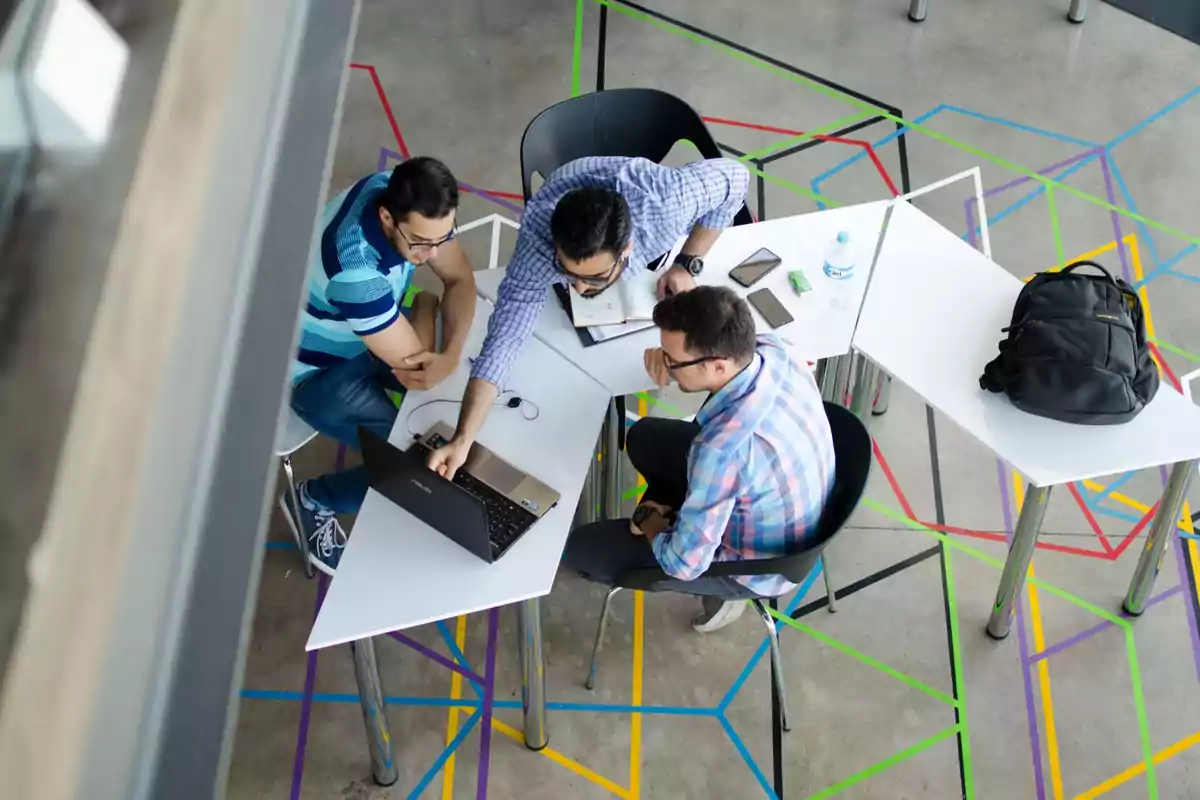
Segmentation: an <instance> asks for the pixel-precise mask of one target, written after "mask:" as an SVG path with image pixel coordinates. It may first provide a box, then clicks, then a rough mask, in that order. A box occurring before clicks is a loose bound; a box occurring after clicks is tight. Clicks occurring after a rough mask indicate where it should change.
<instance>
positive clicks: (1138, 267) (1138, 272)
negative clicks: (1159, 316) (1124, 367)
mask: <svg viewBox="0 0 1200 800" xmlns="http://www.w3.org/2000/svg"><path fill="white" fill-rule="evenodd" d="M1129 256H1130V260H1132V261H1133V278H1134V280H1138V281H1140V280H1141V279H1142V256H1141V254H1140V253H1139V252H1138V243H1137V237H1136V236H1135V237H1133V240H1132V241H1131V242H1130V243H1129ZM1137 294H1138V297H1140V298H1141V299H1142V313H1143V314H1145V315H1146V335H1147V336H1149V337H1150V338H1151V339H1153V338H1155V336H1154V317H1153V316H1152V315H1151V314H1150V298H1149V297H1147V296H1146V285H1145V284H1142V286H1141V288H1139V289H1138V290H1137Z"/></svg>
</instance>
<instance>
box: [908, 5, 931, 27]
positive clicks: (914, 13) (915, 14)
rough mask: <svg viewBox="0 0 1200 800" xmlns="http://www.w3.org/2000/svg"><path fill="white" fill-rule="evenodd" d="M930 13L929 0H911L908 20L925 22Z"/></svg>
mask: <svg viewBox="0 0 1200 800" xmlns="http://www.w3.org/2000/svg"><path fill="white" fill-rule="evenodd" d="M928 13H929V0H911V2H910V3H909V4H908V18H909V19H910V20H912V21H913V22H924V21H925V15H926V14H928Z"/></svg>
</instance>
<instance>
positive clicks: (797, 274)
mask: <svg viewBox="0 0 1200 800" xmlns="http://www.w3.org/2000/svg"><path fill="white" fill-rule="evenodd" d="M788 282H789V283H791V284H792V291H793V292H795V293H796V294H804V293H805V292H809V291H812V284H811V283H809V282H808V277H807V276H806V275H805V274H804V270H802V269H794V270H791V271H790V272H788Z"/></svg>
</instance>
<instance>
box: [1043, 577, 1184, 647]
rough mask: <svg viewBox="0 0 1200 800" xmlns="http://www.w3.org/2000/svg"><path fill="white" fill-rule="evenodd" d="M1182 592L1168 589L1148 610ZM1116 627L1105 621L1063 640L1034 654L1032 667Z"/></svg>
mask: <svg viewBox="0 0 1200 800" xmlns="http://www.w3.org/2000/svg"><path fill="white" fill-rule="evenodd" d="M1182 591H1183V586H1175V587H1173V588H1171V589H1167V590H1166V591H1165V592H1163V593H1162V594H1158V595H1155V596H1154V597H1152V598H1150V600H1149V601H1147V602H1146V608H1150V607H1151V606H1156V605H1158V604H1159V603H1161V602H1162V601H1164V600H1169V599H1171V598H1172V597H1174V596H1175V595H1177V594H1179V593H1180V592H1182ZM1114 627H1116V625H1115V624H1114V623H1112V622H1110V621H1108V620H1104V621H1103V622H1101V623H1099V624H1096V625H1093V626H1092V627H1090V628H1088V629H1086V630H1082V631H1080V632H1079V633H1077V634H1075V635H1074V636H1072V637H1070V638H1067V639H1063V640H1062V641H1061V642H1059V643H1058V644H1052V645H1050V646H1049V647H1047V648H1046V649H1045V650H1043V651H1041V652H1040V653H1034V654H1033V655H1032V656H1031V657H1030V659H1029V663H1030V664H1031V665H1032V664H1036V663H1037V662H1039V661H1041V660H1042V659H1045V658H1049V657H1050V656H1052V655H1056V654H1058V653H1061V652H1062V651H1063V650H1066V649H1067V648H1068V647H1074V646H1075V645H1077V644H1079V643H1080V642H1082V641H1084V640H1086V639H1090V638H1092V637H1093V636H1095V635H1096V634H1097V633H1101V632H1103V631H1106V630H1108V629H1109V628H1114Z"/></svg>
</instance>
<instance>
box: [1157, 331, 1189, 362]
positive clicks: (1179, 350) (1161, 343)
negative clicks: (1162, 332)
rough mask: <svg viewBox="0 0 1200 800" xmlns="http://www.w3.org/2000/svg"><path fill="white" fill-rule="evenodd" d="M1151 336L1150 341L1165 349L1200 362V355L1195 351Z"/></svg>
mask: <svg viewBox="0 0 1200 800" xmlns="http://www.w3.org/2000/svg"><path fill="white" fill-rule="evenodd" d="M1149 338H1150V341H1152V342H1154V343H1155V344H1156V345H1158V346H1159V347H1161V348H1162V349H1163V350H1168V351H1170V352H1172V353H1174V354H1175V355H1177V356H1183V357H1184V358H1186V359H1187V360H1188V361H1195V362H1197V363H1200V356H1198V355H1196V354H1195V353H1190V352H1188V351H1187V350H1184V349H1183V348H1182V347H1176V346H1175V345H1173V344H1167V343H1166V342H1164V341H1163V340H1162V339H1159V338H1157V337H1155V336H1151V337H1149Z"/></svg>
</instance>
